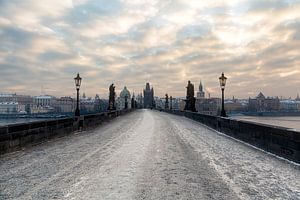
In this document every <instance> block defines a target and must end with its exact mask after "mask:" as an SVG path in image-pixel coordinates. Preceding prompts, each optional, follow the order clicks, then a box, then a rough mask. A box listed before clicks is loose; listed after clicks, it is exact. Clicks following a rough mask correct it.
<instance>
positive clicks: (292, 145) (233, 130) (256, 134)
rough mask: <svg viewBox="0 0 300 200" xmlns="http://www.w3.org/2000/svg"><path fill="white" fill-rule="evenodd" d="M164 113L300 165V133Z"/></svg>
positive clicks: (197, 114)
mask: <svg viewBox="0 0 300 200" xmlns="http://www.w3.org/2000/svg"><path fill="white" fill-rule="evenodd" d="M165 112H168V113H172V114H176V115H180V116H185V117H187V118H190V119H193V120H195V121H198V122H200V123H202V124H205V125H207V126H208V127H211V128H213V129H215V130H217V131H219V132H222V133H225V134H226V135H229V136H231V137H234V138H236V139H239V140H241V141H244V142H246V143H249V144H251V145H253V146H256V147H258V148H261V149H263V150H266V151H268V152H271V153H273V154H276V155H278V156H281V157H284V158H286V159H289V160H291V161H294V162H297V163H300V132H297V131H294V130H291V129H287V128H282V127H275V126H272V125H264V124H259V123H254V122H245V121H240V120H235V119H228V118H223V117H215V116H210V115H203V114H199V113H193V112H184V111H179V110H172V111H170V110H167V111H165Z"/></svg>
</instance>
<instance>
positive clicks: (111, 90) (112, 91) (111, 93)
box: [108, 84, 116, 110]
mask: <svg viewBox="0 0 300 200" xmlns="http://www.w3.org/2000/svg"><path fill="white" fill-rule="evenodd" d="M115 88H116V87H115V86H114V84H111V85H110V86H109V101H108V110H116V106H115V99H116V92H115Z"/></svg>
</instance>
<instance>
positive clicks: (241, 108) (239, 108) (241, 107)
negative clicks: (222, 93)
mask: <svg viewBox="0 0 300 200" xmlns="http://www.w3.org/2000/svg"><path fill="white" fill-rule="evenodd" d="M224 104H225V110H226V112H227V113H232V112H245V111H247V110H248V100H239V99H236V98H234V97H233V98H232V99H230V100H225V103H224Z"/></svg>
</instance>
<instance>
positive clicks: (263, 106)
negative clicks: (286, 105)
mask: <svg viewBox="0 0 300 200" xmlns="http://www.w3.org/2000/svg"><path fill="white" fill-rule="evenodd" d="M278 110H280V101H279V98H278V97H276V98H272V97H265V96H264V95H263V93H261V92H260V93H259V94H258V95H257V97H256V98H255V99H251V98H249V111H251V112H266V111H278Z"/></svg>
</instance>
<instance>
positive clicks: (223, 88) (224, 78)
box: [219, 73, 227, 117]
mask: <svg viewBox="0 0 300 200" xmlns="http://www.w3.org/2000/svg"><path fill="white" fill-rule="evenodd" d="M226 80H227V78H226V77H225V76H224V73H222V76H221V77H220V78H219V81H220V86H221V90H222V111H221V116H222V117H226V112H225V108H224V90H225V85H226Z"/></svg>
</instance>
